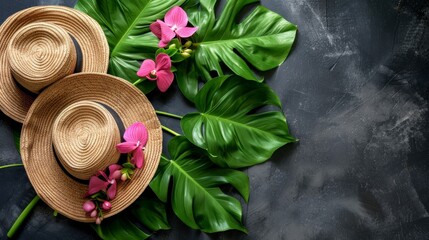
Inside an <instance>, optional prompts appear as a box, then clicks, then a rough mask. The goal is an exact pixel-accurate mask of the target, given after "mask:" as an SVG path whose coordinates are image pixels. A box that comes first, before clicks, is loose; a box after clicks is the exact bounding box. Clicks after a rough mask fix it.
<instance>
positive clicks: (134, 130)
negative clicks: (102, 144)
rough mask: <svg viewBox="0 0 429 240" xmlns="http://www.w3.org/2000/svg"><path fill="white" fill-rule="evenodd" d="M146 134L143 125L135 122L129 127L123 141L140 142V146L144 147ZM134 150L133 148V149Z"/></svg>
mask: <svg viewBox="0 0 429 240" xmlns="http://www.w3.org/2000/svg"><path fill="white" fill-rule="evenodd" d="M147 138H148V132H147V129H146V127H145V125H144V124H143V123H141V122H136V123H134V124H133V125H131V126H129V127H128V128H127V130H125V133H124V139H125V140H126V141H128V142H138V141H140V146H145V145H146V143H147ZM134 149H135V148H134Z"/></svg>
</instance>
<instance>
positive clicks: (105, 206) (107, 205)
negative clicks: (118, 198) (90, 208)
mask: <svg viewBox="0 0 429 240" xmlns="http://www.w3.org/2000/svg"><path fill="white" fill-rule="evenodd" d="M101 208H102V209H103V210H106V211H107V210H110V209H111V208H112V204H111V203H110V202H109V201H104V202H103V204H101Z"/></svg>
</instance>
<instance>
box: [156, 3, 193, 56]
mask: <svg viewBox="0 0 429 240" xmlns="http://www.w3.org/2000/svg"><path fill="white" fill-rule="evenodd" d="M164 20H165V22H163V21H161V20H156V22H154V23H152V24H151V25H150V30H151V31H152V33H153V34H155V36H157V37H158V38H159V39H160V40H161V41H160V42H159V44H158V47H160V48H163V47H166V46H167V45H168V43H170V41H171V40H172V39H173V38H174V37H175V36H176V35H177V36H179V37H181V38H188V37H190V36H192V35H193V34H194V33H195V32H196V31H197V30H198V27H186V25H188V15H186V12H185V11H184V10H183V9H182V8H181V7H177V6H176V7H173V8H172V9H170V10H169V11H168V12H167V14H165V18H164Z"/></svg>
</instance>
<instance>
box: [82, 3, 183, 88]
mask: <svg viewBox="0 0 429 240" xmlns="http://www.w3.org/2000/svg"><path fill="white" fill-rule="evenodd" d="M184 2H186V0H163V1H157V0H79V1H78V2H77V4H76V6H75V8H76V9H78V10H80V11H82V12H84V13H86V14H88V15H89V16H91V17H92V18H94V19H95V20H96V21H97V22H98V23H99V24H100V25H101V27H102V28H103V30H104V33H105V35H106V37H107V41H108V42H109V47H110V63H109V73H110V74H112V75H115V76H118V77H122V78H124V79H126V80H128V81H130V82H132V83H133V82H135V81H137V80H138V79H139V77H138V76H137V75H136V72H137V71H138V69H139V67H140V62H141V61H142V60H144V59H148V58H150V59H154V58H155V52H156V50H157V49H158V42H159V40H158V38H157V37H155V35H153V34H152V33H151V32H150V29H149V26H150V24H151V23H152V22H155V21H156V20H157V19H163V18H164V15H165V13H166V12H167V11H168V10H169V9H170V8H172V7H173V6H176V5H181V4H182V3H184ZM138 87H139V88H141V89H142V90H143V91H144V92H149V91H151V90H152V89H153V88H154V87H155V84H154V83H153V82H152V81H143V82H142V83H141V84H139V85H138Z"/></svg>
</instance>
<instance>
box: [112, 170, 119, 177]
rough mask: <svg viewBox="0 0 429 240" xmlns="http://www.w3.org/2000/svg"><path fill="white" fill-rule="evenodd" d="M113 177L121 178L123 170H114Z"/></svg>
mask: <svg viewBox="0 0 429 240" xmlns="http://www.w3.org/2000/svg"><path fill="white" fill-rule="evenodd" d="M111 178H112V179H119V178H121V170H116V171H115V172H113V174H112V176H111Z"/></svg>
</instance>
